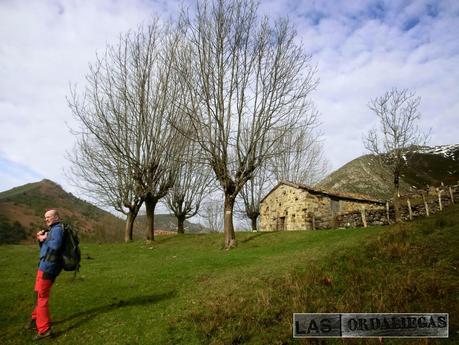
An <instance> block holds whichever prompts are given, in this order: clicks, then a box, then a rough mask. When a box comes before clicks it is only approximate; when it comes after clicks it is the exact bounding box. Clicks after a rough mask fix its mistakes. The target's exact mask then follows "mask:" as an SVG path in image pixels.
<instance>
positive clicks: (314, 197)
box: [260, 184, 384, 231]
mask: <svg viewBox="0 0 459 345" xmlns="http://www.w3.org/2000/svg"><path fill="white" fill-rule="evenodd" d="M363 207H364V208H366V209H367V210H377V209H382V208H384V206H381V205H380V204H375V203H371V202H365V201H357V200H348V199H342V198H339V197H334V196H328V195H323V194H320V193H314V192H312V191H308V190H306V189H301V188H295V187H292V186H289V185H285V184H282V185H280V186H278V187H277V188H276V189H275V190H273V191H272V192H271V193H270V194H269V195H268V196H267V197H266V198H265V199H264V200H263V202H262V204H261V206H260V229H261V230H262V231H280V230H313V229H328V228H333V227H336V226H337V223H336V219H337V218H336V217H337V216H338V215H340V214H343V213H349V212H352V211H355V210H360V209H361V208H363Z"/></svg>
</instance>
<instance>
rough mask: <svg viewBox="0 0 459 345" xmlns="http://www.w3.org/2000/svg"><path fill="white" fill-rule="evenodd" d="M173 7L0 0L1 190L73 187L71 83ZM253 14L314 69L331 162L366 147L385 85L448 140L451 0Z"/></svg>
mask: <svg viewBox="0 0 459 345" xmlns="http://www.w3.org/2000/svg"><path fill="white" fill-rule="evenodd" d="M187 3H190V2H189V1H188V2H187ZM180 6H181V1H168V2H165V1H147V0H136V1H128V0H119V1H110V0H103V1H90V0H80V1H77V0H68V1H62V0H61V1H58V0H54V1H51V0H49V1H32V2H25V1H24V2H22V1H1V2H0V22H1V23H2V25H1V26H0V41H1V42H2V45H0V127H1V134H0V158H2V159H3V160H4V162H6V163H4V164H2V165H1V166H0V169H1V170H0V177H2V184H1V185H0V189H6V188H11V187H13V186H15V185H17V184H21V181H22V180H23V181H24V183H25V182H30V181H29V179H30V178H31V177H34V176H37V177H38V176H43V177H47V178H50V179H53V180H55V181H56V182H58V183H60V184H61V185H63V186H64V187H65V188H66V189H69V190H71V189H72V188H70V186H69V185H68V183H67V181H66V179H65V177H64V176H63V174H62V170H63V168H65V167H66V166H67V164H68V163H67V161H66V160H65V158H64V153H65V151H66V150H68V149H70V148H71V147H72V145H73V137H72V136H71V135H70V134H69V132H68V128H67V125H66V124H67V123H68V124H70V125H72V124H73V119H72V117H71V113H70V110H69V109H68V107H67V103H66V99H65V97H66V95H68V86H69V83H78V84H79V85H80V86H83V85H84V74H85V73H86V72H87V70H88V63H89V62H91V61H93V60H94V58H95V52H96V51H99V52H103V51H104V49H105V46H106V44H107V43H110V42H116V40H117V39H118V36H119V34H120V33H121V32H125V31H127V30H128V29H132V28H136V27H137V26H138V25H140V24H142V23H145V22H146V21H148V19H149V18H150V17H151V16H160V17H161V18H163V19H165V20H166V19H169V18H174V17H177V15H178V10H179V8H180ZM260 12H261V13H263V14H266V15H270V16H272V15H273V14H274V15H288V16H289V18H290V19H291V21H292V23H293V24H294V25H295V27H296V29H297V31H298V38H299V41H301V42H302V44H303V46H304V48H305V50H306V51H307V52H309V53H311V54H312V58H313V63H316V64H317V65H318V68H319V72H318V77H319V78H320V84H319V86H318V89H317V91H315V92H314V93H313V94H312V98H313V100H314V101H315V102H316V104H317V108H318V110H319V111H320V113H321V114H322V122H323V126H322V128H321V130H322V132H324V139H325V149H326V156H327V157H328V159H329V160H330V161H331V163H332V165H333V167H334V168H338V167H339V166H341V165H342V164H345V163H346V162H348V161H349V160H351V159H353V158H356V157H357V156H359V155H361V154H363V153H365V151H364V149H363V145H362V141H361V137H362V134H363V132H364V131H366V130H367V129H368V128H370V127H372V126H373V125H374V120H375V119H374V116H372V114H371V112H370V111H369V109H368V106H367V105H368V103H369V101H370V99H371V98H374V97H376V96H379V95H382V94H383V93H384V92H385V91H386V90H388V89H390V88H392V87H399V88H411V89H413V90H415V91H416V92H417V94H418V95H419V96H421V97H422V101H421V109H420V110H421V112H422V113H423V121H422V124H423V125H424V126H425V127H432V130H433V135H432V144H453V143H457V138H459V94H458V92H457V81H458V80H459V68H458V67H457V66H459V43H458V40H457V32H459V3H458V2H457V1H454V0H451V1H428V0H415V1H410V2H406V1H402V0H400V1H378V0H372V1H363V0H359V1H338V2H337V1H332V0H326V1H325V0H324V1H318V0H316V1H311V0H297V1H293V0H269V1H262V2H261V5H260ZM8 165H10V166H15V165H16V166H21V167H28V169H30V171H33V173H30V172H27V171H25V170H24V169H19V170H15V172H14V174H15V176H14V178H8V176H10V175H9V174H11V169H7V168H6V167H7V166H8ZM26 170H27V169H26ZM21 176H23V177H22V179H21ZM5 181H9V182H5ZM72 192H74V193H75V192H76V191H74V190H72Z"/></svg>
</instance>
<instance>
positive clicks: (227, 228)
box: [223, 194, 237, 249]
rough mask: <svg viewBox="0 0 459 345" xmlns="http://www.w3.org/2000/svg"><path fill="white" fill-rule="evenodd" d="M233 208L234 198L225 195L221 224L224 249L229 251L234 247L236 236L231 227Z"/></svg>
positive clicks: (232, 226)
mask: <svg viewBox="0 0 459 345" xmlns="http://www.w3.org/2000/svg"><path fill="white" fill-rule="evenodd" d="M233 208H234V197H233V196H231V195H228V194H226V195H225V215H224V223H223V231H224V233H225V249H231V248H234V247H236V245H237V243H236V234H235V233H234V225H233Z"/></svg>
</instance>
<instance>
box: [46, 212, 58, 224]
mask: <svg viewBox="0 0 459 345" xmlns="http://www.w3.org/2000/svg"><path fill="white" fill-rule="evenodd" d="M58 220H59V219H58V217H57V216H56V214H55V213H54V212H53V211H48V212H46V213H45V224H46V226H51V224H53V223H55V222H57V221H58Z"/></svg>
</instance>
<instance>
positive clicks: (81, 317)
mask: <svg viewBox="0 0 459 345" xmlns="http://www.w3.org/2000/svg"><path fill="white" fill-rule="evenodd" d="M175 295H176V291H169V292H166V293H163V294H154V295H146V296H137V297H134V298H131V299H128V300H126V301H123V300H120V301H118V302H116V303H111V304H108V305H104V306H100V307H96V308H91V309H87V310H83V311H80V312H78V313H76V314H73V315H71V316H69V317H67V318H65V319H62V320H56V321H54V322H53V324H61V323H66V322H69V321H72V320H75V319H77V321H76V322H74V323H72V324H71V325H69V326H68V327H66V328H64V329H62V330H60V331H58V332H55V333H54V337H58V336H60V335H62V334H64V333H66V332H68V331H70V330H72V329H76V328H78V327H80V326H81V325H82V324H84V323H86V322H89V321H91V320H92V319H94V318H95V317H96V316H98V315H99V314H103V313H108V312H110V311H113V310H116V309H120V308H125V307H133V306H144V305H148V304H154V303H158V302H160V301H162V300H166V299H169V298H173V297H174V296H175Z"/></svg>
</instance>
